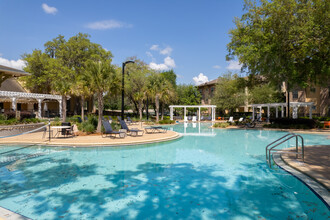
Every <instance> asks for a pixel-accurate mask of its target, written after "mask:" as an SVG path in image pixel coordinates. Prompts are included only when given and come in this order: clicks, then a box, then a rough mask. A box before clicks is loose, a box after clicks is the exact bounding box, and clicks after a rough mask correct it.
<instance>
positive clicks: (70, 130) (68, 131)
mask: <svg viewBox="0 0 330 220" xmlns="http://www.w3.org/2000/svg"><path fill="white" fill-rule="evenodd" d="M61 126H70V128H62V129H61V135H63V136H64V137H67V136H69V135H72V136H74V133H73V126H71V123H70V122H62V123H61Z"/></svg>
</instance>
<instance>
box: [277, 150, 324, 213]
mask: <svg viewBox="0 0 330 220" xmlns="http://www.w3.org/2000/svg"><path fill="white" fill-rule="evenodd" d="M273 159H274V162H275V163H276V165H277V166H278V167H280V168H281V169H282V170H284V171H286V172H288V173H289V174H291V175H292V176H294V177H295V178H297V179H298V180H299V181H301V182H302V183H303V184H305V185H306V186H307V187H308V188H309V189H310V190H311V191H312V192H313V193H314V194H315V195H316V196H317V197H318V198H319V199H320V200H321V201H322V202H323V203H324V204H325V205H326V206H327V208H328V209H329V210H330V192H329V191H328V190H327V189H326V188H325V187H324V186H323V185H322V184H320V183H319V182H318V181H317V180H315V179H313V178H312V177H310V176H308V175H307V174H305V173H303V172H301V171H299V170H297V169H296V168H294V167H292V166H290V165H289V164H287V163H286V162H285V160H284V159H283V158H282V156H281V155H280V154H274V155H273Z"/></svg>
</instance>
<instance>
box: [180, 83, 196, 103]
mask: <svg viewBox="0 0 330 220" xmlns="http://www.w3.org/2000/svg"><path fill="white" fill-rule="evenodd" d="M176 95H177V97H176V104H178V105H200V103H201V99H202V96H201V94H200V92H199V91H198V89H197V87H196V86H193V85H185V84H181V85H178V86H177V88H176Z"/></svg>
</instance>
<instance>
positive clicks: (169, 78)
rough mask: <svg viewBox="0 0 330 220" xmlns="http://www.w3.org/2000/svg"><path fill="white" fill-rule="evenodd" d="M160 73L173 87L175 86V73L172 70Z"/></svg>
mask: <svg viewBox="0 0 330 220" xmlns="http://www.w3.org/2000/svg"><path fill="white" fill-rule="evenodd" d="M160 75H161V76H162V77H164V78H165V79H166V80H167V81H168V82H170V83H171V85H172V87H173V88H176V74H175V72H174V70H168V71H164V72H161V73H160Z"/></svg>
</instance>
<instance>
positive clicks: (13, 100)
mask: <svg viewBox="0 0 330 220" xmlns="http://www.w3.org/2000/svg"><path fill="white" fill-rule="evenodd" d="M11 108H12V109H13V111H16V97H13V98H11Z"/></svg>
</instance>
